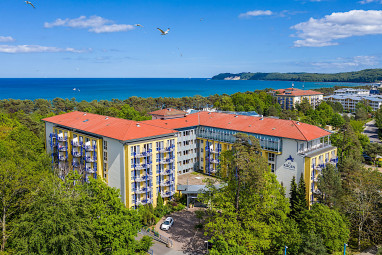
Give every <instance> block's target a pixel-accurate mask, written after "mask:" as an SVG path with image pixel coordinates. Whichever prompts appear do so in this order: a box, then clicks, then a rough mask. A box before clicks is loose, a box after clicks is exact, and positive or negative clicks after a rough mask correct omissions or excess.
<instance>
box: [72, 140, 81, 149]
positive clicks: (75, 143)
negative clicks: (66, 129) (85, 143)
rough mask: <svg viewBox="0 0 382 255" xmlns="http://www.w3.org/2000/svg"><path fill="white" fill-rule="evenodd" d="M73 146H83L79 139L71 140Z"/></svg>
mask: <svg viewBox="0 0 382 255" xmlns="http://www.w3.org/2000/svg"><path fill="white" fill-rule="evenodd" d="M71 144H72V146H73V147H80V146H82V142H78V141H77V140H72V142H71Z"/></svg>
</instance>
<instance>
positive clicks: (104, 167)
mask: <svg viewBox="0 0 382 255" xmlns="http://www.w3.org/2000/svg"><path fill="white" fill-rule="evenodd" d="M107 170H108V167H107V163H103V171H104V172H107Z"/></svg>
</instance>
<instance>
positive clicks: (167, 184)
mask: <svg viewBox="0 0 382 255" xmlns="http://www.w3.org/2000/svg"><path fill="white" fill-rule="evenodd" d="M174 184H175V181H164V182H161V183H160V186H162V187H167V186H170V185H174Z"/></svg>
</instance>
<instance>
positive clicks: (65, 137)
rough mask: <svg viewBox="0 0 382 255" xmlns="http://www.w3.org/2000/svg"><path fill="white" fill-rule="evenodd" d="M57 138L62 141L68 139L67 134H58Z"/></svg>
mask: <svg viewBox="0 0 382 255" xmlns="http://www.w3.org/2000/svg"><path fill="white" fill-rule="evenodd" d="M57 140H58V141H60V142H66V141H67V140H68V137H67V136H59V135H58V136H57Z"/></svg>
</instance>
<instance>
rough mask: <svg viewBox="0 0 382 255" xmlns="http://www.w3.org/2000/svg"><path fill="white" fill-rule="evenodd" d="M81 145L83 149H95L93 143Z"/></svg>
mask: <svg viewBox="0 0 382 255" xmlns="http://www.w3.org/2000/svg"><path fill="white" fill-rule="evenodd" d="M82 147H83V148H84V149H85V151H95V150H96V147H95V145H83V146H82Z"/></svg>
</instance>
